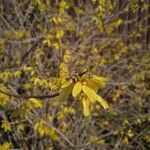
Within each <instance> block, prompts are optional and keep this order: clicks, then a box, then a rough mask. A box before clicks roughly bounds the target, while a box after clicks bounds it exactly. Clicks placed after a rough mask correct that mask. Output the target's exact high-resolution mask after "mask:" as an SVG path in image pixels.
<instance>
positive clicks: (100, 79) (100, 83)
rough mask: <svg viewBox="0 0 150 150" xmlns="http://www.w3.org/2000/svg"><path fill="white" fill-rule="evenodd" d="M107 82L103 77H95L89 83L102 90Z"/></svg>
mask: <svg viewBox="0 0 150 150" xmlns="http://www.w3.org/2000/svg"><path fill="white" fill-rule="evenodd" d="M107 81H108V79H107V78H104V77H98V76H96V75H94V76H93V78H92V79H91V82H92V83H93V84H95V85H96V86H97V87H99V88H102V87H104V86H105V85H106V82H107Z"/></svg>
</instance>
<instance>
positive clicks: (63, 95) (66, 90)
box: [59, 83, 74, 100]
mask: <svg viewBox="0 0 150 150" xmlns="http://www.w3.org/2000/svg"><path fill="white" fill-rule="evenodd" d="M73 86H74V83H71V84H70V85H69V86H67V87H65V88H62V89H61V91H60V94H59V99H60V100H67V98H68V96H69V95H70V93H71V91H72V89H73Z"/></svg>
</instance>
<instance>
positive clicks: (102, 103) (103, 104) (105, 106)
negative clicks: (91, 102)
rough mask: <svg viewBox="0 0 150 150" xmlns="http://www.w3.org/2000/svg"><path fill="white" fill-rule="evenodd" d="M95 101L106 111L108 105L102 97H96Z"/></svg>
mask: <svg viewBox="0 0 150 150" xmlns="http://www.w3.org/2000/svg"><path fill="white" fill-rule="evenodd" d="M96 100H97V101H98V102H99V103H100V104H101V106H102V107H103V108H104V109H108V108H109V106H108V103H107V102H106V101H105V100H104V99H103V98H102V97H100V96H99V95H97V97H96Z"/></svg>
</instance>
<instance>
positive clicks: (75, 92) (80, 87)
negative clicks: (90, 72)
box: [72, 81, 82, 97]
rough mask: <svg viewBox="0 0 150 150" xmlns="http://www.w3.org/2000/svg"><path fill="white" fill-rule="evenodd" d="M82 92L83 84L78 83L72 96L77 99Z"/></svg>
mask: <svg viewBox="0 0 150 150" xmlns="http://www.w3.org/2000/svg"><path fill="white" fill-rule="evenodd" d="M81 90H82V84H81V82H80V81H79V82H77V83H76V84H75V85H74V87H73V90H72V96H73V97H76V96H77V95H78V94H79V93H80V92H81Z"/></svg>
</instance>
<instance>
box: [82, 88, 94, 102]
mask: <svg viewBox="0 0 150 150" xmlns="http://www.w3.org/2000/svg"><path fill="white" fill-rule="evenodd" d="M82 90H83V93H84V94H85V95H86V96H87V97H88V99H89V100H90V101H91V102H93V103H95V102H96V99H95V95H96V93H95V91H94V90H93V89H91V88H90V87H88V86H86V85H83V87H82Z"/></svg>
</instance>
